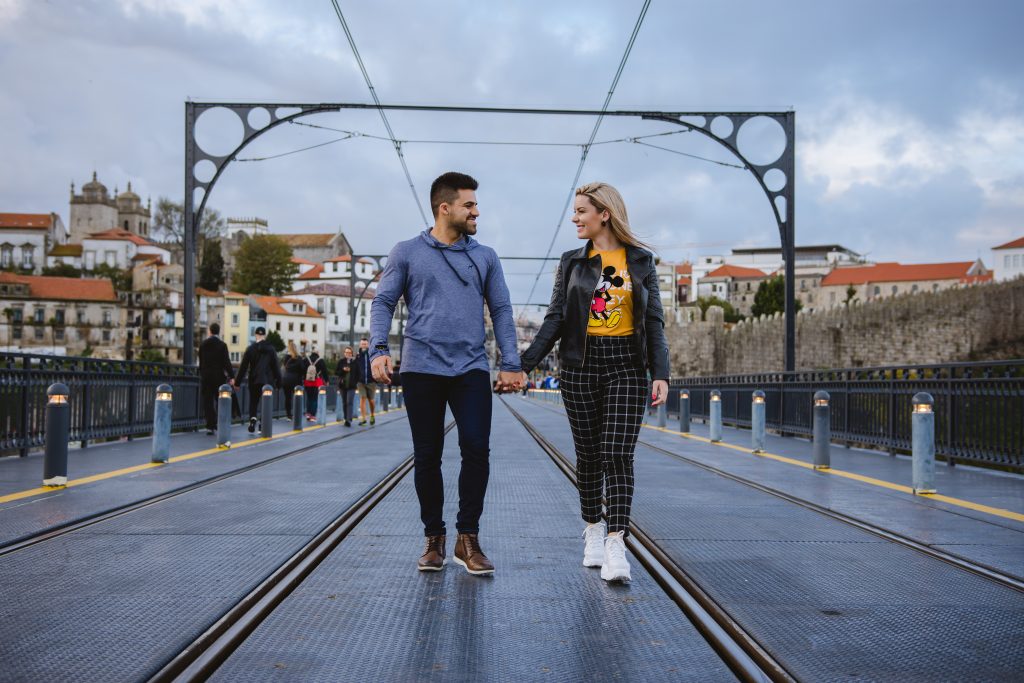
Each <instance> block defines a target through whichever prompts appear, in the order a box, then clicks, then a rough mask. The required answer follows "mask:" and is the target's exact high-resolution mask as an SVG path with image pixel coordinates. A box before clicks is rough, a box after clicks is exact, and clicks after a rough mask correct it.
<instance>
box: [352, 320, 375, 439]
mask: <svg viewBox="0 0 1024 683" xmlns="http://www.w3.org/2000/svg"><path fill="white" fill-rule="evenodd" d="M355 368H356V371H355V374H356V393H357V394H359V424H361V425H364V424H366V404H367V403H369V404H370V424H377V418H376V417H374V414H373V411H374V409H375V408H376V404H375V402H374V399H375V398H376V396H377V385H376V384H375V383H374V381H373V368H372V367H371V364H370V340H369V339H367V338H366V337H363V338H362V339H360V340H359V353H358V354H357V355H356V362H355Z"/></svg>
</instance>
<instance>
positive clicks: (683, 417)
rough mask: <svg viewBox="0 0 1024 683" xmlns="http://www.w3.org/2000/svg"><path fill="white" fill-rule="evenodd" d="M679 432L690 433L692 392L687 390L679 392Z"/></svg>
mask: <svg viewBox="0 0 1024 683" xmlns="http://www.w3.org/2000/svg"><path fill="white" fill-rule="evenodd" d="M679 431H681V432H682V433H683V434H689V432H690V392H689V391H688V390H686V389H683V390H682V391H680V392H679Z"/></svg>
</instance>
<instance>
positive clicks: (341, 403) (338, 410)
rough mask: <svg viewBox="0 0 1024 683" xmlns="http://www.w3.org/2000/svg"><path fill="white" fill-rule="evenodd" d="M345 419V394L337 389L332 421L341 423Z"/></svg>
mask: <svg viewBox="0 0 1024 683" xmlns="http://www.w3.org/2000/svg"><path fill="white" fill-rule="evenodd" d="M344 419H345V392H344V391H342V390H341V389H338V400H337V401H335V402H334V421H335V422H342V421H343V420H344Z"/></svg>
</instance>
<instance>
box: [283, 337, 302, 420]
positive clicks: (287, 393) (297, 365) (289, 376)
mask: <svg viewBox="0 0 1024 683" xmlns="http://www.w3.org/2000/svg"><path fill="white" fill-rule="evenodd" d="M305 372H306V368H305V366H304V364H303V362H302V357H301V356H299V352H298V350H297V349H296V348H295V342H293V341H291V340H289V341H288V352H287V353H286V354H285V356H284V362H283V363H282V364H281V385H282V386H283V387H284V409H285V412H286V414H287V415H288V419H289V420H291V419H292V396H293V395H294V394H295V387H296V386H298V385H299V384H301V383H302V377H303V376H304V375H305Z"/></svg>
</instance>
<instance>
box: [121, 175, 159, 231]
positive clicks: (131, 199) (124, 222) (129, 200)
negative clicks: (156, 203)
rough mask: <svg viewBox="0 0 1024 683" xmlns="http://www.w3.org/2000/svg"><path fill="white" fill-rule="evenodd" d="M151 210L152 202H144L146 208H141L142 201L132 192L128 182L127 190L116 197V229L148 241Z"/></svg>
mask: <svg viewBox="0 0 1024 683" xmlns="http://www.w3.org/2000/svg"><path fill="white" fill-rule="evenodd" d="M151 209H152V201H148V202H146V208H142V200H141V199H140V198H139V195H137V194H135V193H134V192H132V184H131V182H130V181H129V183H128V189H127V190H125V191H124V192H122V193H121V194H119V195H117V227H119V228H121V229H122V230H127V231H129V232H132V233H135V234H136V235H138V236H139V237H145V238H146V239H149V222H150V218H151V217H152V211H151Z"/></svg>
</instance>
